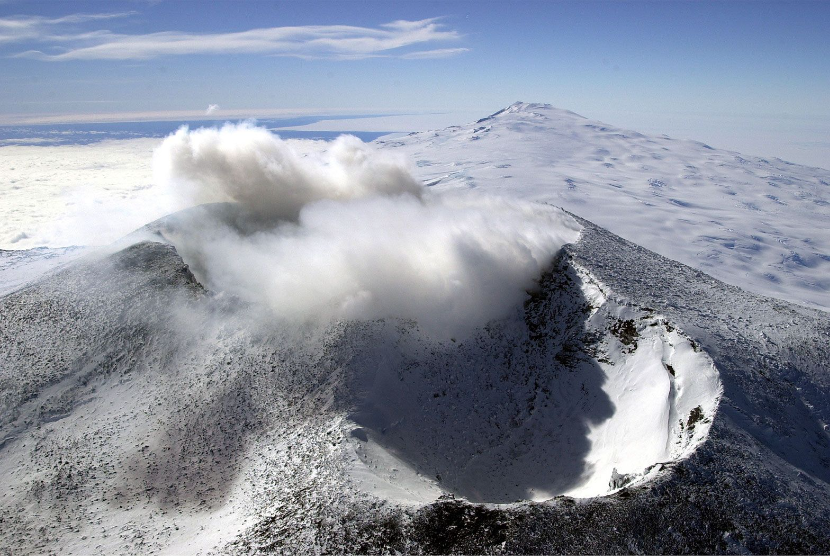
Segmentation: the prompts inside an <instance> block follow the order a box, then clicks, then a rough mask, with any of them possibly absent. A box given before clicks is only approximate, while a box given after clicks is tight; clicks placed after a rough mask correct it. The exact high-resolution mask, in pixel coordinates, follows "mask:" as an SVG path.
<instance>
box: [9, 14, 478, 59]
mask: <svg viewBox="0 0 830 556" xmlns="http://www.w3.org/2000/svg"><path fill="white" fill-rule="evenodd" d="M133 13H134V12H126V13H113V14H76V15H70V16H65V17H61V18H52V19H48V18H43V17H36V16H17V17H7V18H0V44H3V43H20V42H30V43H35V44H38V43H39V46H38V48H37V49H30V50H26V51H23V52H17V53H15V54H13V55H14V56H16V57H24V58H34V59H38V60H45V61H68V60H146V59H151V58H157V57H161V56H180V55H193V54H265V55H272V56H292V57H298V58H306V59H315V58H320V59H335V60H353V59H362V58H372V57H399V58H407V59H429V58H444V57H448V56H454V55H457V54H461V53H463V52H466V51H467V50H468V49H466V48H461V47H455V48H424V47H430V46H432V45H435V44H439V43H446V42H448V41H449V42H451V41H457V40H459V39H460V38H461V36H460V35H459V33H458V32H456V31H454V30H448V29H445V28H444V26H443V25H442V24H440V23H438V21H437V19H435V18H432V19H424V20H419V21H405V20H399V21H393V22H390V23H384V24H382V25H380V26H378V27H374V28H373V27H359V26H351V25H303V26H290V27H267V28H261V29H251V30H247V31H241V32H233V33H185V32H179V31H164V32H158V33H146V34H134V35H129V34H118V33H112V32H110V31H108V30H100V29H98V30H92V31H84V32H78V31H77V29H76V27H77V25H78V24H81V23H88V22H92V21H100V20H106V19H112V18H116V17H125V16H129V15H132V14H133ZM67 27H69V28H70V30H71V31H72V32H66V28H67ZM62 31H63V32H62Z"/></svg>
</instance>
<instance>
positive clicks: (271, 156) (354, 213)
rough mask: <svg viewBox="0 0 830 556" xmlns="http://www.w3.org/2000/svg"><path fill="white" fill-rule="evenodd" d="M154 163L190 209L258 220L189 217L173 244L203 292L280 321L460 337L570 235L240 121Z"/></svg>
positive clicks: (163, 151) (159, 155) (539, 217)
mask: <svg viewBox="0 0 830 556" xmlns="http://www.w3.org/2000/svg"><path fill="white" fill-rule="evenodd" d="M155 168H156V172H157V176H158V179H161V180H163V181H165V182H166V183H168V184H170V185H172V186H173V187H175V188H176V189H177V190H178V191H180V192H181V193H182V194H184V195H185V196H186V197H188V198H190V199H191V200H192V201H194V202H219V201H233V202H236V203H239V204H240V205H241V206H242V208H243V209H244V211H245V212H248V213H253V214H254V215H255V217H256V218H258V219H263V218H265V219H267V221H268V222H269V224H268V225H267V226H265V227H262V226H260V227H259V228H258V231H256V232H254V233H251V232H250V231H248V232H246V231H242V230H240V228H239V226H238V225H236V224H237V223H234V224H231V223H230V222H227V221H224V222H223V221H221V220H217V221H213V222H202V223H201V224H200V225H199V226H196V227H191V229H190V230H189V231H188V230H184V231H183V232H182V233H180V234H177V235H176V237H174V238H173V241H174V243H176V246H177V248H178V249H179V251H180V252H181V253H182V256H183V257H184V258H185V260H186V261H187V262H188V263H190V264H191V265H192V266H193V267H194V268H196V269H199V273H200V274H201V276H200V277H201V278H202V279H203V280H205V281H206V285H207V286H208V287H209V288H211V289H214V290H217V291H224V292H228V293H231V294H234V295H237V296H239V297H241V298H243V299H246V300H248V301H252V302H255V303H259V304H265V305H267V306H268V307H270V308H271V309H272V311H273V312H274V313H275V314H276V315H277V316H278V317H284V318H288V319H309V318H324V319H330V318H347V319H374V318H383V317H400V318H408V319H415V320H417V321H418V323H419V326H421V328H423V329H427V330H429V331H430V332H432V333H434V334H439V335H452V334H463V333H464V332H465V331H468V330H469V329H470V328H472V327H475V326H480V325H483V324H485V323H486V322H487V321H488V320H491V319H493V318H499V317H502V316H504V315H505V314H506V313H507V312H508V311H509V310H510V309H511V308H512V307H514V306H516V305H517V304H518V303H520V302H521V300H522V299H523V298H524V296H525V295H526V293H525V291H526V290H527V289H528V288H531V287H533V282H534V279H536V278H537V277H538V276H539V275H540V273H541V272H542V270H543V269H544V268H545V267H546V266H547V265H548V264H550V262H551V260H552V258H553V257H554V256H555V254H556V252H557V251H558V250H559V249H560V248H561V247H562V245H563V244H564V243H567V242H570V241H574V240H575V239H576V237H577V235H578V225H577V224H576V223H575V222H574V221H573V220H572V219H571V218H570V217H568V216H567V215H565V214H564V213H563V212H562V211H560V210H559V209H555V208H553V207H550V206H546V205H540V204H530V203H519V202H513V201H509V200H506V199H503V198H492V197H484V196H481V195H476V194H475V193H474V192H463V193H434V192H431V191H428V190H426V189H425V188H424V187H423V186H422V185H420V184H419V183H418V182H417V181H416V180H415V179H414V178H413V177H412V175H411V174H410V173H409V171H408V168H407V165H406V162H405V161H404V160H402V159H400V158H397V157H394V156H392V155H391V154H389V153H386V152H383V151H378V150H376V149H375V148H374V147H372V146H371V145H367V144H364V143H362V142H361V141H360V140H359V139H357V138H355V137H341V138H339V139H337V140H336V141H334V142H332V143H331V144H330V146H329V148H328V149H327V150H326V151H325V152H322V153H316V154H314V153H313V154H307V155H305V156H303V155H300V154H298V153H297V152H296V151H295V150H294V149H292V148H291V147H290V146H289V145H288V144H286V143H285V142H283V141H282V140H280V139H279V138H278V137H277V136H275V135H273V134H272V133H270V132H268V131H267V130H264V129H260V128H256V127H253V126H252V125H226V126H225V127H223V128H222V129H203V130H194V131H191V130H188V129H186V128H183V129H180V130H179V131H178V132H177V133H176V134H174V135H172V136H170V137H168V138H167V139H166V140H165V141H164V143H163V144H162V145H161V146H160V147H159V148H158V149H157V151H156V153H155Z"/></svg>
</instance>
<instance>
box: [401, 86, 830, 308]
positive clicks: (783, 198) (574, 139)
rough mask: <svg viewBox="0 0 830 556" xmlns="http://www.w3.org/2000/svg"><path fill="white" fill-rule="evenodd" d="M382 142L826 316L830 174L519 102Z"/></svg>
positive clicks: (436, 173)
mask: <svg viewBox="0 0 830 556" xmlns="http://www.w3.org/2000/svg"><path fill="white" fill-rule="evenodd" d="M386 145H387V146H388V147H390V148H394V149H396V150H402V151H403V152H406V153H407V154H408V155H409V156H410V157H411V158H412V159H413V160H414V161H415V163H416V165H417V171H416V172H417V175H418V176H419V177H420V178H421V179H423V180H424V181H425V182H426V183H428V184H430V185H432V186H434V187H436V188H440V189H444V188H459V189H469V188H477V189H479V190H482V191H486V192H490V193H500V194H504V195H508V196H510V197H512V198H515V197H521V198H524V199H530V200H535V201H543V202H550V203H552V204H554V205H556V206H561V207H563V208H565V209H567V210H569V211H571V212H574V213H575V214H578V215H580V216H582V217H583V218H587V219H589V220H591V221H592V222H596V223H597V224H598V225H600V226H603V227H604V228H606V229H608V230H610V231H612V232H614V233H616V234H619V235H620V236H622V237H624V238H626V239H628V240H630V241H633V242H635V243H637V244H639V245H642V246H644V247H646V248H647V249H651V250H652V251H655V252H657V253H659V254H661V255H664V256H666V257H669V258H671V259H673V260H676V261H680V262H682V263H684V264H687V265H690V266H692V267H694V268H697V269H699V270H702V271H704V272H706V273H708V274H710V275H712V276H714V277H716V278H719V279H721V280H724V281H726V282H728V283H730V284H734V285H736V286H740V287H742V288H746V289H749V290H751V291H754V292H756V293H760V294H763V295H770V296H773V297H777V298H780V299H787V300H789V301H794V302H797V303H803V304H808V305H813V306H817V307H820V308H824V309H828V308H830V279H829V278H828V276H830V226H828V225H826V223H827V219H828V211H830V170H827V169H823V168H811V167H807V166H801V165H797V164H791V163H789V162H785V161H783V160H779V159H769V160H767V159H763V158H758V157H753V156H748V155H742V154H739V153H736V152H731V151H724V150H719V149H714V148H712V147H710V146H708V145H706V144H704V143H699V142H695V141H684V140H675V139H672V138H670V137H667V136H649V135H644V134H642V133H637V132H635V131H630V130H625V129H620V128H617V127H614V126H612V125H608V124H604V123H602V122H597V121H593V120H589V119H586V118H583V117H582V116H579V115H577V114H574V113H573V112H569V111H567V110H559V109H556V108H553V107H551V106H550V105H547V104H530V103H523V102H518V103H516V104H513V105H511V106H509V107H508V108H505V109H504V110H501V111H499V112H496V113H495V114H493V115H491V116H488V117H486V118H483V119H481V120H479V121H478V122H476V123H473V124H469V125H465V126H457V127H450V128H447V129H444V130H440V131H436V132H423V133H414V134H410V135H409V136H406V137H402V138H398V139H395V140H389V141H387V142H386ZM828 165H830V162H828ZM822 223H824V225H822Z"/></svg>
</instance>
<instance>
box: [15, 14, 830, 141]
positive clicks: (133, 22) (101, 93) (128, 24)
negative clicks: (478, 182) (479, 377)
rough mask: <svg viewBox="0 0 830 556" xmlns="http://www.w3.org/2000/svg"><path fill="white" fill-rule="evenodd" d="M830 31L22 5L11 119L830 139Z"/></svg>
mask: <svg viewBox="0 0 830 556" xmlns="http://www.w3.org/2000/svg"><path fill="white" fill-rule="evenodd" d="M396 21H398V22H400V21H404V22H408V23H398V24H393V22H396ZM419 22H420V23H419ZM390 24H392V25H390ZM344 26H348V27H349V28H345V27H344ZM828 26H830V2H823V1H812V2H807V1H805V2H772V3H768V2H610V1H606V2H554V1H547V2H495V1H481V0H479V1H475V2H407V1H385V2H362V1H361V2H358V1H343V2H335V1H328V2H307V1H303V2H300V1H291V2H176V1H160V2H63V1H62V2H51V3H50V2H14V1H6V2H0V75H2V78H0V79H2V85H3V86H2V88H0V119H4V120H6V121H8V120H9V119H10V118H11V117H12V116H11V115H13V114H16V115H20V114H29V115H31V114H75V115H77V114H101V113H125V112H159V111H194V110H198V111H204V110H205V109H206V107H207V106H208V105H209V104H216V105H218V106H219V107H221V109H222V110H226V111H234V110H236V111H243V112H244V111H252V112H256V111H257V110H265V109H269V110H287V111H311V112H314V111H321V110H325V111H329V112H335V113H347V112H348V113H375V112H420V111H449V112H453V111H465V112H480V113H482V114H484V113H489V112H492V111H494V110H496V109H498V108H500V107H503V106H505V105H507V104H510V103H511V102H513V101H515V100H526V101H538V102H549V103H551V104H553V105H555V106H558V107H562V108H567V109H570V110H573V111H575V112H578V113H581V114H583V115H586V116H590V117H594V118H599V119H605V120H606V121H610V122H611V123H616V124H620V125H632V124H636V123H640V128H641V129H643V128H646V129H644V130H647V131H648V130H651V129H650V128H649V126H652V127H653V126H657V127H658V128H660V126H662V128H665V129H666V131H669V132H671V131H673V130H674V129H675V128H676V126H675V127H672V125H671V122H672V121H677V122H680V124H679V125H681V127H682V125H687V126H688V125H689V122H690V121H697V120H699V121H706V122H710V123H709V124H705V125H711V121H712V118H715V119H716V121H727V120H726V119H727V118H732V119H733V120H734V119H735V118H738V119H741V118H743V119H745V120H747V121H748V120H749V119H751V120H753V121H756V122H763V121H764V119H766V121H767V124H765V125H766V127H767V128H768V129H770V130H773V129H775V128H776V126H779V127H780V126H781V125H783V126H785V127H787V126H788V127H787V129H793V126H795V127H798V126H802V127H804V126H807V127H809V126H810V125H812V126H813V127H814V128H816V126H818V128H817V129H818V130H819V131H820V132H821V133H823V132H824V131H825V130H826V129H827V127H825V126H826V125H827V122H830V102H828V100H830V99H828V97H829V96H830V95H828V91H830V40H828V39H827V29H828ZM288 27H293V28H294V29H286V28H288ZM254 30H259V31H254ZM229 113H230V112H229ZM718 118H721V119H722V120H719V119H718ZM696 119H697V120H696ZM773 121H774V122H773ZM649 122H651V123H649ZM684 122H685V123H684ZM787 122H790V123H789V124H787ZM793 122H799V123H797V125H796V124H794V123H793ZM816 122H818V124H817V123H816ZM701 125H704V124H701ZM740 125H743V124H740ZM740 125H737V126H736V127H740ZM662 128H661V129H662ZM704 129H705V128H704ZM736 133H741V132H740V131H739V130H738V131H736ZM750 133H751V131H750Z"/></svg>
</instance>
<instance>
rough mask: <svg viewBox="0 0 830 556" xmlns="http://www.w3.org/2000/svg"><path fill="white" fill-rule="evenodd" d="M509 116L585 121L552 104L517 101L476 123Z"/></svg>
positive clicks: (575, 114)
mask: <svg viewBox="0 0 830 556" xmlns="http://www.w3.org/2000/svg"><path fill="white" fill-rule="evenodd" d="M507 114H523V115H532V116H538V117H543V118H552V117H572V118H581V119H583V120H584V119H585V117H584V116H580V115H579V114H577V113H576V112H571V111H570V110H563V109H561V108H555V107H553V106H552V105H550V104H547V103H540V102H522V101H517V102H514V103H513V104H511V105H510V106H508V107H507V108H502V109H501V110H499V111H498V112H495V113H493V114H490V115H489V116H487V117H485V118H482V119H480V120H478V122H476V123H481V122H485V121H489V120H491V119H493V118H497V117H499V116H503V115H507Z"/></svg>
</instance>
